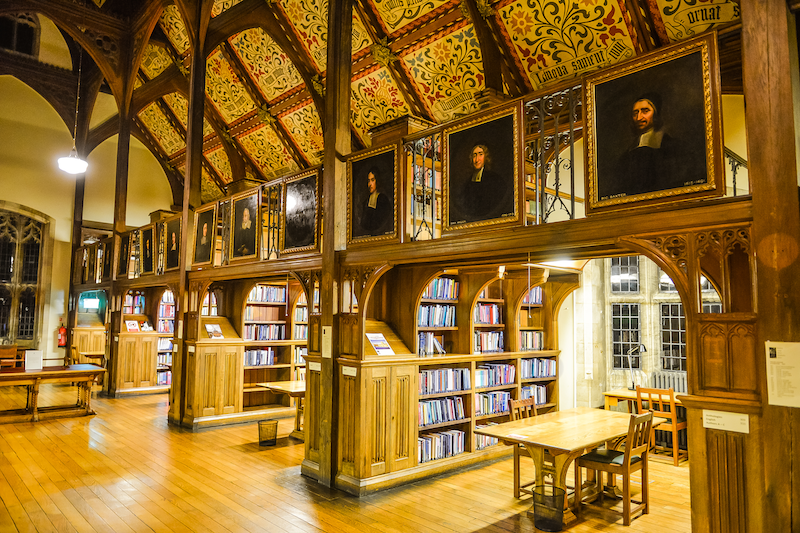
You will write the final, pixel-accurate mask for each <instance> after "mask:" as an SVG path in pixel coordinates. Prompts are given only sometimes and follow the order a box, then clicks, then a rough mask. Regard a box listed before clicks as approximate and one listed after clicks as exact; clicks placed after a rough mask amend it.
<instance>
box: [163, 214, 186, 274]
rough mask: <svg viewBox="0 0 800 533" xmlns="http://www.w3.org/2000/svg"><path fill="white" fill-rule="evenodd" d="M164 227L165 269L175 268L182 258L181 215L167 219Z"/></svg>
mask: <svg viewBox="0 0 800 533" xmlns="http://www.w3.org/2000/svg"><path fill="white" fill-rule="evenodd" d="M164 228H165V230H166V235H165V236H164V239H165V240H164V270H175V269H176V268H178V267H180V260H181V259H180V258H181V230H182V229H183V228H182V227H181V215H177V216H174V217H172V218H168V219H166V220H165V221H164Z"/></svg>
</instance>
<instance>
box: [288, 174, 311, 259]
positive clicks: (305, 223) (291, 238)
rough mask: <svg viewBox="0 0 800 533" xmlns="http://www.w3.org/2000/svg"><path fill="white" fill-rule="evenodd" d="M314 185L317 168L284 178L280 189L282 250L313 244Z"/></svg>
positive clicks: (290, 250) (303, 249)
mask: <svg viewBox="0 0 800 533" xmlns="http://www.w3.org/2000/svg"><path fill="white" fill-rule="evenodd" d="M318 184H319V180H318V171H317V170H314V171H312V172H311V173H307V174H301V175H300V176H297V177H296V178H292V179H289V180H287V181H286V184H285V186H284V189H283V190H284V198H283V224H282V226H283V234H282V243H283V244H282V246H281V251H282V252H299V251H306V250H313V249H315V248H316V247H317V227H318V224H317V217H318V206H319V191H318V189H317V187H318Z"/></svg>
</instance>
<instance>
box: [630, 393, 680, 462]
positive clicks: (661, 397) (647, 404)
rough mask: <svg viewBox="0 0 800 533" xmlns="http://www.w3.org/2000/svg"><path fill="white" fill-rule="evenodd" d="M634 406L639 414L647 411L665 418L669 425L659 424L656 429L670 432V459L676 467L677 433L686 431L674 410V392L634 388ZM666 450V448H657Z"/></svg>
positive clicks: (677, 451) (677, 452)
mask: <svg viewBox="0 0 800 533" xmlns="http://www.w3.org/2000/svg"><path fill="white" fill-rule="evenodd" d="M636 406H637V408H638V410H639V412H640V413H644V412H645V411H647V410H651V411H653V415H655V416H657V417H661V418H666V419H668V420H669V423H667V422H664V423H662V424H659V426H658V429H659V430H662V431H671V432H672V458H673V462H674V463H675V466H678V459H679V457H680V454H681V451H680V449H679V448H678V432H679V431H680V430H682V429H686V420H678V412H677V409H676V408H675V391H673V390H672V388H669V389H645V388H642V387H636ZM659 449H666V448H663V447H661V448H659Z"/></svg>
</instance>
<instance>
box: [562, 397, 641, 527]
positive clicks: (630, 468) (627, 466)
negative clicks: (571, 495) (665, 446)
mask: <svg viewBox="0 0 800 533" xmlns="http://www.w3.org/2000/svg"><path fill="white" fill-rule="evenodd" d="M652 429H653V412H652V411H648V412H646V413H643V414H640V415H631V420H630V423H629V425H628V436H627V437H626V438H625V441H624V447H625V451H619V450H611V449H607V448H603V449H599V450H594V451H592V452H589V453H587V454H585V455H583V456H581V457H579V458H578V459H577V460H576V461H575V467H574V468H575V514H578V513H579V512H580V509H581V505H591V506H594V507H598V508H599V509H602V510H605V511H608V510H611V509H607V508H605V507H603V506H601V505H594V504H590V503H583V502H582V501H581V500H582V497H583V496H582V492H583V490H582V489H583V487H582V483H583V481H582V479H581V468H586V469H588V470H593V471H594V472H595V483H596V490H597V494H598V498H599V500H600V501H601V502H602V500H603V478H602V474H600V472H606V473H607V474H608V477H609V478H610V479H613V476H614V475H621V476H622V524H623V525H625V526H629V525H630V524H631V514H633V513H635V512H638V511H640V510H641V511H642V514H647V513H649V512H650V509H649V504H650V489H649V486H648V471H647V459H648V453H649V451H650V434H651V432H652ZM637 471H641V472H642V497H641V500H640V501H634V500H632V499H631V474H632V473H633V472H637ZM632 503H635V504H636V505H635V506H634V507H633V508H632V507H631V504H632Z"/></svg>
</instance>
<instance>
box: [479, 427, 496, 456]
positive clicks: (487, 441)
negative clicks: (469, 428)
mask: <svg viewBox="0 0 800 533" xmlns="http://www.w3.org/2000/svg"><path fill="white" fill-rule="evenodd" d="M496 425H497V424H496V423H495V422H487V423H486V424H476V425H475V428H476V429H480V428H485V427H489V426H496ZM497 443H498V440H497V438H496V437H489V436H486V435H475V447H476V448H477V449H478V450H483V449H484V448H488V447H489V446H494V445H495V444H497Z"/></svg>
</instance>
